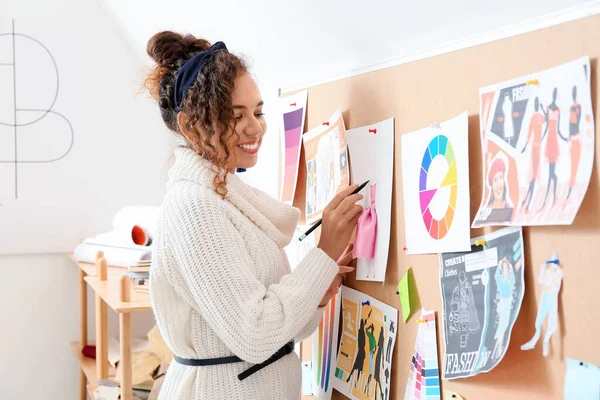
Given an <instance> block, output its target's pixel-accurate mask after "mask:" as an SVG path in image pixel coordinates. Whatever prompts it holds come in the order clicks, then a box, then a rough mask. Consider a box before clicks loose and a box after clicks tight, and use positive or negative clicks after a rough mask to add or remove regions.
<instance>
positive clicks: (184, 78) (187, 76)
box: [174, 42, 227, 111]
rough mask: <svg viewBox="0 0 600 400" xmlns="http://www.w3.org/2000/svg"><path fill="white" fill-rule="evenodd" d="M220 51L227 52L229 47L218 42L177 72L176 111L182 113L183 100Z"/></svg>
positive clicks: (188, 61)
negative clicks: (214, 55)
mask: <svg viewBox="0 0 600 400" xmlns="http://www.w3.org/2000/svg"><path fill="white" fill-rule="evenodd" d="M219 50H223V51H225V52H227V46H225V43H223V42H217V43H215V44H213V45H212V46H210V48H209V49H208V50H205V51H201V52H200V53H198V54H196V55H195V56H193V57H192V58H190V59H189V60H187V61H186V62H185V63H184V64H183V65H182V66H181V68H180V69H179V72H177V78H176V80H175V93H174V102H175V111H180V110H181V106H182V105H183V100H185V97H186V96H187V92H188V90H190V88H191V87H192V86H193V85H194V82H195V81H196V78H198V72H200V70H201V69H202V67H204V66H205V65H206V64H207V63H208V62H209V61H210V59H211V56H212V55H213V54H214V53H215V52H216V51H219Z"/></svg>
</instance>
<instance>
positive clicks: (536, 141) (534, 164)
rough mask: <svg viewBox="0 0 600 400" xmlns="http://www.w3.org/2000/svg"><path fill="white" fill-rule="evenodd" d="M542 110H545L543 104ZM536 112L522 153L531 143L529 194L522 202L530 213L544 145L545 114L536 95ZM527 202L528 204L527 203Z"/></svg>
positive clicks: (530, 123)
mask: <svg viewBox="0 0 600 400" xmlns="http://www.w3.org/2000/svg"><path fill="white" fill-rule="evenodd" d="M541 107H542V110H543V108H544V107H543V106H541ZM534 110H535V112H534V113H533V115H532V116H531V120H530V122H529V132H528V134H527V141H526V142H525V146H523V150H521V153H525V150H526V149H527V145H528V144H529V143H531V164H530V167H529V188H528V189H527V194H525V199H523V204H521V208H523V213H524V214H526V215H527V214H529V205H530V204H531V199H532V198H533V189H534V188H535V182H536V181H537V179H538V176H539V166H540V146H541V145H542V126H543V125H544V123H545V118H544V115H542V114H541V113H540V112H539V110H540V101H539V99H538V98H537V97H536V98H535V103H534ZM525 203H527V205H525Z"/></svg>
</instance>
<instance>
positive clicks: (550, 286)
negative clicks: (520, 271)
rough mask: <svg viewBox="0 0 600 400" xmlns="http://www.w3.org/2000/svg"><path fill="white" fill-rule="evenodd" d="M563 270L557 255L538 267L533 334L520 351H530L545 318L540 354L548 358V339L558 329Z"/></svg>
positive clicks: (540, 332) (540, 333) (539, 334)
mask: <svg viewBox="0 0 600 400" xmlns="http://www.w3.org/2000/svg"><path fill="white" fill-rule="evenodd" d="M562 279H563V269H562V268H561V266H560V265H559V263H558V255H557V254H556V253H553V254H552V259H551V260H549V261H546V263H545V264H542V265H540V274H539V276H538V283H539V284H540V286H541V287H542V295H541V298H540V302H539V306H538V312H537V317H536V319H535V333H534V334H533V337H532V338H531V340H529V342H527V343H525V344H524V345H522V346H521V350H532V349H533V348H534V347H535V345H536V344H537V342H538V340H539V339H540V336H541V335H542V325H543V323H544V320H545V319H546V317H547V318H548V324H547V325H546V334H545V335H544V340H543V342H542V343H543V344H542V354H543V355H544V357H548V353H549V351H548V350H549V345H550V338H551V337H552V335H553V334H554V332H556V329H557V328H558V293H559V292H560V287H561V285H562Z"/></svg>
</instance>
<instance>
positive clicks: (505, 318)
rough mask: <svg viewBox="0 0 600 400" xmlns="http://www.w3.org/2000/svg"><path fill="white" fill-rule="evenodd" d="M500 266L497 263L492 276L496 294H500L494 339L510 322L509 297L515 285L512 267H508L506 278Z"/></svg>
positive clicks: (501, 334)
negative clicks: (498, 315)
mask: <svg viewBox="0 0 600 400" xmlns="http://www.w3.org/2000/svg"><path fill="white" fill-rule="evenodd" d="M501 269H502V267H501V266H500V265H498V267H497V268H496V273H495V275H494V278H495V279H496V287H497V289H498V295H499V296H500V302H499V304H498V309H499V314H500V321H499V322H498V328H497V329H496V334H495V335H494V339H498V338H500V337H502V336H504V332H506V329H507V328H508V324H509V323H510V311H511V308H512V304H511V298H512V292H513V289H514V287H515V273H514V272H513V269H512V268H510V267H509V268H508V274H509V275H508V278H505V277H502V274H501V272H500V271H501Z"/></svg>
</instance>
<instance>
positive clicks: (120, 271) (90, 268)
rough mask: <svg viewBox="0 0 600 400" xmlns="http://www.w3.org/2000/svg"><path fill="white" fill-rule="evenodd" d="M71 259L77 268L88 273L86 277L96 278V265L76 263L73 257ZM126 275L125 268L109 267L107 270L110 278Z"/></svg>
mask: <svg viewBox="0 0 600 400" xmlns="http://www.w3.org/2000/svg"><path fill="white" fill-rule="evenodd" d="M70 257H71V260H73V262H74V263H75V264H77V266H78V267H79V268H80V269H82V270H83V271H84V272H85V273H86V275H88V276H96V264H93V263H85V262H80V261H75V259H74V258H73V256H72V255H71V256H70ZM125 273H127V268H123V267H111V266H110V265H109V266H108V269H107V275H108V276H121V275H124V274H125Z"/></svg>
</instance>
